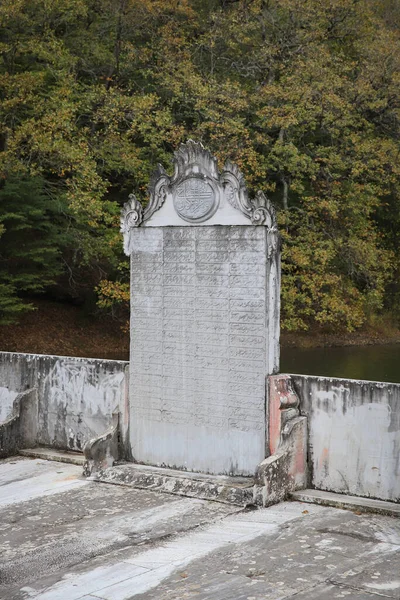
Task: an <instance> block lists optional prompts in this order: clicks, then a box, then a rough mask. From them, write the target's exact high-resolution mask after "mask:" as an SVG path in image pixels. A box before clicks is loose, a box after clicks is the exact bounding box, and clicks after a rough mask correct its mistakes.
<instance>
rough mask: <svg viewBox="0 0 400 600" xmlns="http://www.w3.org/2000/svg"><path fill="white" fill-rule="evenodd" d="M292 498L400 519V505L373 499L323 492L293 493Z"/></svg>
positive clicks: (304, 491)
mask: <svg viewBox="0 0 400 600" xmlns="http://www.w3.org/2000/svg"><path fill="white" fill-rule="evenodd" d="M290 497H291V498H292V499H293V500H298V501H300V502H308V503H310V504H320V505H321V506H334V507H336V508H344V509H348V510H357V511H360V512H372V513H378V514H381V515H388V516H391V517H400V504H396V503H395V502H385V501H384V500H373V499H372V498H359V497H358V496H346V495H345V494H334V493H333V492H324V491H322V490H299V491H297V492H292V493H291V494H290Z"/></svg>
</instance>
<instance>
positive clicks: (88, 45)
mask: <svg viewBox="0 0 400 600" xmlns="http://www.w3.org/2000/svg"><path fill="white" fill-rule="evenodd" d="M399 33H400V10H399V9H398V8H397V3H396V2H394V1H392V0H329V1H325V0H279V1H278V0H236V1H235V0H220V1H217V0H205V1H204V0H179V1H178V0H51V1H50V0H35V1H33V0H3V1H2V2H1V4H0V55H1V61H0V121H1V133H0V177H1V186H2V187H1V189H0V236H2V237H0V245H1V244H3V242H5V241H7V244H8V246H7V252H4V251H0V315H1V318H2V319H3V320H7V319H8V320H9V319H10V318H12V317H13V316H14V315H15V314H17V313H18V311H19V310H21V309H22V308H23V307H24V303H21V301H20V300H19V298H21V297H24V295H26V293H27V292H29V285H28V286H27V281H28V280H32V274H36V275H39V276H40V277H36V279H35V277H34V279H35V281H39V280H41V285H38V287H37V289H36V290H35V291H40V289H42V290H48V289H49V286H50V287H51V286H53V287H54V288H55V289H57V290H58V293H62V294H64V296H66V297H67V296H75V297H87V296H88V295H89V296H90V295H93V294H96V297H97V300H98V302H99V304H100V306H102V307H103V308H107V309H110V310H112V311H113V312H114V314H116V315H117V314H118V315H124V314H125V313H124V310H125V309H126V307H127V305H128V295H129V286H128V280H129V270H128V268H127V263H126V259H125V258H124V257H123V256H122V252H121V238H120V234H119V211H120V208H121V206H122V204H123V203H124V201H125V200H126V199H127V196H128V194H129V193H130V192H131V191H134V192H135V193H136V194H137V196H138V197H139V198H141V199H142V200H143V201H146V190H147V185H148V182H149V178H150V176H151V173H152V171H153V169H154V167H155V165H156V164H157V163H158V162H161V163H163V164H164V165H166V166H167V165H169V164H170V162H171V156H172V153H173V151H174V149H176V148H177V147H178V146H179V144H180V143H181V142H183V141H186V140H187V138H189V137H191V138H193V139H196V140H199V141H202V142H203V144H204V145H205V146H207V147H208V148H210V149H211V150H212V151H213V152H214V153H215V155H216V156H217V157H218V158H219V159H220V162H222V161H223V160H225V159H226V158H228V157H229V158H231V159H232V160H233V161H234V162H236V163H238V165H239V166H240V168H241V169H242V170H243V172H244V173H245V175H246V179H247V183H248V185H249V187H250V188H251V190H253V192H254V191H255V190H257V189H259V188H261V189H263V190H265V191H266V193H267V194H268V195H269V197H270V198H271V200H272V201H273V203H274V204H275V206H276V208H277V211H278V219H279V224H280V231H281V233H282V237H283V279H282V284H283V287H282V308H283V315H282V316H283V326H284V327H285V328H286V329H288V330H292V331H296V330H299V329H307V328H309V327H310V325H313V326H315V325H316V324H317V325H319V326H321V327H332V328H335V329H337V328H343V329H347V330H350V331H351V330H354V329H356V328H359V327H361V326H362V325H363V323H364V322H365V321H366V320H367V319H369V318H370V316H371V315H375V314H378V313H380V312H382V311H389V312H390V313H391V314H393V315H396V314H400V287H399V273H400V260H399V252H398V248H399V240H400V234H399V225H400V199H399V193H400V160H399V148H400V145H399V123H400V121H399V116H400V114H399V109H400V89H399V85H400V38H399ZM31 181H34V182H35V185H34V187H35V189H34V190H33V192H32V194H31V195H30V200H29V202H30V204H29V206H31V210H30V211H28V213H29V214H28V213H27V211H26V210H25V209H24V208H23V204H24V203H25V205H26V199H24V193H25V192H24V190H26V186H27V185H30V184H29V182H31ZM21 182H24V186H25V187H24V188H23V189H22V188H21V190H20V195H19V197H20V201H18V200H17V199H15V206H14V209H13V210H11V209H10V205H9V202H8V203H7V207H6V206H5V203H4V202H3V199H4V198H10V193H11V191H12V193H13V194H15V193H16V192H18V186H21V185H22V184H21ZM27 182H28V183H27ZM10 190H11V191H10ZM35 190H36V191H35ZM25 195H26V194H25ZM17 197H18V194H17V196H15V195H14V198H17ZM46 198H47V202H48V206H46V202H45V204H44V199H46ZM35 211H36V212H35ZM38 211H39V212H38ZM21 215H22V217H21V218H22V219H23V220H24V223H25V226H26V227H27V230H29V232H30V235H29V236H28V238H26V240H25V243H26V246H25V254H26V255H29V252H30V247H31V246H30V244H32V248H35V252H39V250H40V246H41V245H42V246H43V247H45V248H47V249H48V250H50V251H48V252H42V255H41V256H42V259H41V261H39V263H40V264H38V263H37V264H33V263H32V261H29V260H25V261H20V264H19V266H18V269H17V272H16V267H15V262H13V258H12V257H13V255H14V254H15V250H16V246H15V247H14V249H13V241H12V239H13V238H12V235H11V234H12V231H13V228H14V227H15V225H16V223H17V222H19V223H21V222H22V221H21V218H20V216H21ZM40 215H41V216H40ZM38 219H39V220H42V224H44V225H43V227H42V229H41V230H40V227H39V229H38ZM34 231H41V233H37V234H36V235H35V234H34V233H33V232H34ZM15 243H17V242H15ZM19 244H20V243H19ZM39 255H40V254H37V256H39ZM55 260H56V261H58V262H57V265H55V262H54V261H55ZM121 318H122V317H121Z"/></svg>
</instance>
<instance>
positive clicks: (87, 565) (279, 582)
mask: <svg viewBox="0 0 400 600" xmlns="http://www.w3.org/2000/svg"><path fill="white" fill-rule="evenodd" d="M42 462H45V461H42ZM42 462H41V461H40V459H39V460H38V459H35V460H29V459H24V460H22V459H21V457H19V458H17V459H12V460H7V461H2V462H0V485H1V487H0V498H2V491H3V490H7V488H9V493H8V494H7V498H8V500H7V502H6V503H5V504H4V506H3V507H2V510H1V512H0V599H1V600H28V599H29V600H133V599H135V600H142V599H153V600H183V599H192V598H193V600H211V599H212V600H261V599H262V600H285V599H286V598H293V600H299V599H301V600H302V599H304V600H305V599H306V598H307V599H308V600H317V599H322V600H328V599H331V598H350V599H351V598H354V599H355V600H374V598H375V600H379V599H382V598H391V599H393V598H396V599H400V582H399V580H400V577H399V573H400V519H397V518H393V517H390V516H383V515H378V514H360V512H359V511H354V512H351V511H349V510H340V509H337V508H332V507H325V506H319V505H314V504H308V503H302V502H298V501H296V502H284V503H281V504H279V505H275V506H272V507H269V508H265V509H261V508H260V509H254V510H245V509H243V508H240V507H235V506H232V505H226V504H221V503H219V502H210V501H206V500H199V499H196V498H183V497H179V496H173V495H170V494H161V493H159V492H155V491H150V490H141V489H132V488H129V487H125V486H119V485H109V484H104V483H98V482H94V481H87V480H84V479H80V477H81V476H80V475H79V474H78V472H77V471H76V469H78V470H79V471H80V468H79V467H75V466H74V465H67V464H64V463H56V462H52V463H50V462H48V463H46V464H45V465H43V464H42ZM63 469H67V470H68V469H72V470H71V472H68V475H66V472H65V471H64V472H63V473H61V471H62V470H63ZM74 470H75V471H74ZM60 475H64V476H65V475H66V476H67V477H68V476H69V477H72V479H71V481H70V486H69V487H68V486H67V487H62V486H61V487H60V486H59V485H58V483H59V481H58V479H57V477H56V476H60ZM24 476H26V480H25V487H26V490H24V489H23V488H21V487H18V494H17V493H16V487H15V486H20V485H21V483H24V480H23V477H24ZM43 476H46V477H47V481H48V486H47V487H46V485H44V483H43V481H42V483H41V484H40V485H38V481H37V480H38V479H39V480H40V478H41V477H43ZM52 481H53V484H54V487H53V488H52V485H53V484H51V482H52ZM73 481H75V482H78V483H79V482H83V483H84V485H82V486H76V485H75V484H73ZM11 488H13V490H14V491H13V492H12V493H10V492H11ZM50 489H51V490H52V493H51V494H49V493H48V492H49V490H50Z"/></svg>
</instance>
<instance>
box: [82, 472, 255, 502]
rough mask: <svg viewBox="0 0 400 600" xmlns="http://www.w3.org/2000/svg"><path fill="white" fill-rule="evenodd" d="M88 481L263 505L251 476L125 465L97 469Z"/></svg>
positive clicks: (206, 498)
mask: <svg viewBox="0 0 400 600" xmlns="http://www.w3.org/2000/svg"><path fill="white" fill-rule="evenodd" d="M90 479H91V480H92V481H101V482H104V483H113V484H117V485H126V486H128V487H132V488H137V489H147V490H153V491H157V492H164V493H168V494H175V495H177V496H187V497H189V498H199V499H201V500H214V501H215V502H222V503H225V504H235V505H239V506H250V505H259V506H262V504H263V488H262V487H261V486H258V485H256V484H255V481H254V480H253V479H252V478H250V477H227V476H222V475H221V476H218V475H206V474H203V473H193V472H185V471H178V470H174V469H163V468H158V467H151V466H147V465H138V464H130V463H125V464H120V465H115V466H114V467H110V468H108V469H100V470H97V471H95V472H94V473H93V474H92V476H91V477H90Z"/></svg>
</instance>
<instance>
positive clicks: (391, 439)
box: [291, 375, 400, 502]
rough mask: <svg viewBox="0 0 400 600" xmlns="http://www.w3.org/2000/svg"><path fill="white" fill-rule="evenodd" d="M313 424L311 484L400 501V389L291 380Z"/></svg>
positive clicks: (352, 382)
mask: <svg viewBox="0 0 400 600" xmlns="http://www.w3.org/2000/svg"><path fill="white" fill-rule="evenodd" d="M291 377H292V381H293V382H294V385H295V388H296V391H297V393H298V395H299V397H300V402H301V412H302V414H304V415H306V416H307V417H308V419H309V423H308V427H309V463H310V467H311V484H312V486H313V487H315V488H317V489H321V490H330V491H333V492H340V493H345V494H354V495H358V496H370V497H372V498H380V499H383V500H392V501H397V502H399V501H400V384H391V383H378V382H373V381H356V380H351V379H350V380H349V379H332V378H329V377H312V376H307V375H291Z"/></svg>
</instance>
